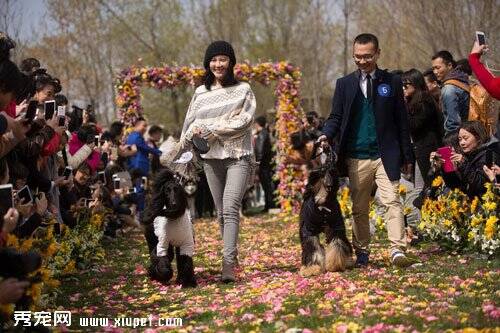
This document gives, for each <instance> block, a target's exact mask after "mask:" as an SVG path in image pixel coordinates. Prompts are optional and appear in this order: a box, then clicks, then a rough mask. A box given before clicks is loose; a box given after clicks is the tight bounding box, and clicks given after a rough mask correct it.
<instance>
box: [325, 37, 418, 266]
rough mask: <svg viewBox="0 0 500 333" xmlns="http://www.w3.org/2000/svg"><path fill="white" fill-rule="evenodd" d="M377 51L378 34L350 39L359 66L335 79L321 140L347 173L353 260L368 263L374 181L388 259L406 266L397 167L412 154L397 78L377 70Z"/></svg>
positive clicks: (404, 166) (407, 165)
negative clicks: (330, 146)
mask: <svg viewBox="0 0 500 333" xmlns="http://www.w3.org/2000/svg"><path fill="white" fill-rule="evenodd" d="M379 56H380V49H379V46H378V39H377V37H376V36H374V35H372V34H361V35H359V36H357V37H356V38H355V39H354V46H353V58H354V61H355V63H356V65H357V66H358V70H356V71H355V72H353V73H351V74H349V75H347V76H345V77H342V78H340V79H338V80H337V83H336V87H335V93H334V96H333V105H332V111H331V114H330V116H329V117H328V119H327V120H326V122H325V124H324V126H323V130H322V131H323V133H324V135H322V136H321V137H320V140H321V141H327V140H329V141H330V142H331V143H333V142H335V148H336V151H337V154H338V157H339V163H338V164H339V168H340V169H341V171H343V170H344V172H345V171H347V175H348V176H349V184H350V190H351V198H352V201H353V207H352V211H353V219H354V222H353V245H354V248H355V252H356V256H357V258H356V263H357V265H358V266H366V265H367V264H368V258H369V243H370V225H369V217H368V213H369V208H370V199H371V193H372V191H373V189H374V188H375V185H376V186H377V187H378V194H379V196H380V201H381V202H382V204H383V206H384V207H385V209H386V213H385V216H384V217H385V222H386V225H387V231H388V238H389V240H390V243H391V245H390V246H391V249H390V250H391V251H390V252H391V260H392V263H393V264H394V265H396V266H399V267H406V266H408V265H410V264H411V261H410V260H409V259H408V258H407V257H406V255H405V250H406V235H405V228H404V215H403V206H402V204H401V201H400V198H399V179H400V174H401V171H403V172H404V173H410V172H411V170H412V165H413V161H414V157H413V153H412V150H411V146H410V136H409V131H408V120H407V111H406V107H405V102H404V97H403V84H402V82H401V78H400V77H399V76H396V75H393V74H390V73H388V72H387V71H383V70H380V69H378V67H377V59H378V57H379Z"/></svg>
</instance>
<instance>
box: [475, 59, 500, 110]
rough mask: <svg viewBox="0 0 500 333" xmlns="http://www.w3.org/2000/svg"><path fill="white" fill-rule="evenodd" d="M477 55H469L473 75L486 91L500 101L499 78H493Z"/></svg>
mask: <svg viewBox="0 0 500 333" xmlns="http://www.w3.org/2000/svg"><path fill="white" fill-rule="evenodd" d="M480 56H481V55H480V54H479V53H471V54H470V55H469V64H470V67H471V68H472V71H473V72H474V74H476V77H477V79H478V80H479V82H480V83H481V85H482V86H483V87H484V89H486V91H487V92H488V93H489V94H490V95H491V96H492V97H493V98H495V99H498V100H500V77H494V76H493V74H491V73H490V72H489V71H488V70H487V69H486V67H484V65H483V64H482V63H481V62H480V61H479V57H480Z"/></svg>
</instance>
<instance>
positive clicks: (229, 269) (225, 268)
mask: <svg viewBox="0 0 500 333" xmlns="http://www.w3.org/2000/svg"><path fill="white" fill-rule="evenodd" d="M221 280H222V282H224V283H230V282H234V281H235V280H236V277H235V276H234V264H232V263H228V262H226V261H225V260H222V277H221Z"/></svg>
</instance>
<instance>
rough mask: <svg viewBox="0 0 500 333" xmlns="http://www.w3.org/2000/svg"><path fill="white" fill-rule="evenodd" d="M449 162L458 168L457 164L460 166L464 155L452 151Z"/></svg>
mask: <svg viewBox="0 0 500 333" xmlns="http://www.w3.org/2000/svg"><path fill="white" fill-rule="evenodd" d="M450 159H451V162H453V164H454V165H455V166H458V165H459V164H462V163H463V162H464V160H465V159H464V155H462V154H459V153H456V152H455V151H452V152H451V158H450Z"/></svg>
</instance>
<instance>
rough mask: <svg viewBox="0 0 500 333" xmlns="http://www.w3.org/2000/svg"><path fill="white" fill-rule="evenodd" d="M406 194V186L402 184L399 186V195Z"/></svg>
mask: <svg viewBox="0 0 500 333" xmlns="http://www.w3.org/2000/svg"><path fill="white" fill-rule="evenodd" d="M405 194H406V186H404V185H403V184H400V185H399V195H405Z"/></svg>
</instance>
